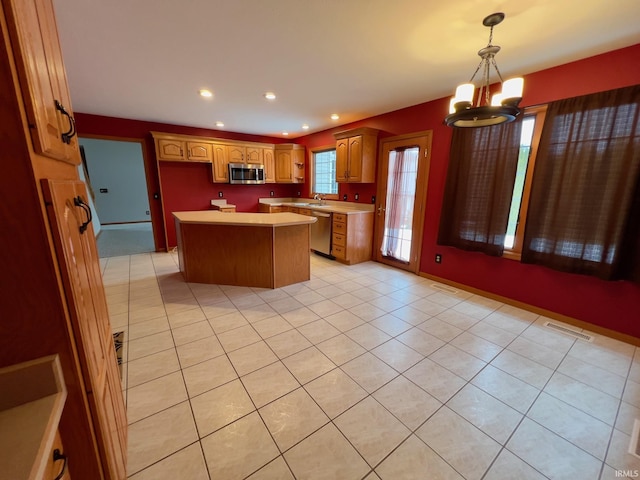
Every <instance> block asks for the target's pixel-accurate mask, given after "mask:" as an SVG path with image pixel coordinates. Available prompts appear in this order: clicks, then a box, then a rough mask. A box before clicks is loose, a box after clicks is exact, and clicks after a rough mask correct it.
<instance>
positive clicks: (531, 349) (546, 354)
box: [507, 337, 565, 370]
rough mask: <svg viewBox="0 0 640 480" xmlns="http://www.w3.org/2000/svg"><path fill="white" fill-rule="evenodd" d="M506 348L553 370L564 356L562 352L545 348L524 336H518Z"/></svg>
mask: <svg viewBox="0 0 640 480" xmlns="http://www.w3.org/2000/svg"><path fill="white" fill-rule="evenodd" d="M507 349H508V350H510V351H512V352H514V353H517V354H518V355H521V356H523V357H526V358H528V359H529V360H533V361H534V362H537V363H539V364H541V365H544V366H545V367H547V368H551V369H553V370H555V369H556V368H558V365H560V362H562V360H563V359H564V357H565V354H564V353H561V352H557V351H555V350H552V349H551V348H547V347H545V346H544V345H540V344H539V343H535V342H532V341H531V340H527V339H526V338H522V337H518V338H516V339H515V340H514V341H513V342H511V343H510V344H509V346H508V347H507Z"/></svg>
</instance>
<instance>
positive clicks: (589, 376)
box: [558, 355, 625, 398]
mask: <svg viewBox="0 0 640 480" xmlns="http://www.w3.org/2000/svg"><path fill="white" fill-rule="evenodd" d="M558 372H560V373H564V374H565V375H567V376H569V377H571V378H573V379H575V380H579V381H581V382H582V383H586V384H587V385H589V386H591V387H593V388H595V389H596V390H600V391H601V392H604V393H608V394H609V395H612V396H614V397H616V398H622V392H623V390H624V384H625V378H624V377H621V376H619V375H616V374H615V373H612V372H610V371H608V370H605V369H604V368H600V367H596V366H595V365H591V364H589V363H586V362H583V361H582V360H579V359H577V358H575V357H572V356H571V355H567V357H566V358H565V359H564V360H563V361H562V363H561V364H560V366H559V367H558Z"/></svg>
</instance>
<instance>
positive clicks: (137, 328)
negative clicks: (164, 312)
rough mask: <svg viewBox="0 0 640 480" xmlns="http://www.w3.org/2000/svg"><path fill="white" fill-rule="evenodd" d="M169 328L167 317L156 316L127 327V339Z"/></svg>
mask: <svg viewBox="0 0 640 480" xmlns="http://www.w3.org/2000/svg"><path fill="white" fill-rule="evenodd" d="M168 330H169V322H168V321H167V317H158V318H154V319H151V320H146V321H144V322H138V323H134V324H132V325H131V326H130V327H129V330H128V331H129V340H135V339H137V338H142V337H146V336H148V335H153V334H155V333H160V332H166V331H168Z"/></svg>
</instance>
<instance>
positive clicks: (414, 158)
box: [381, 147, 420, 263]
mask: <svg viewBox="0 0 640 480" xmlns="http://www.w3.org/2000/svg"><path fill="white" fill-rule="evenodd" d="M419 152H420V149H419V147H409V148H403V149H397V150H392V151H391V152H389V173H388V177H387V198H386V203H385V205H386V211H385V216H384V233H383V238H382V247H381V251H382V255H384V256H385V257H391V258H394V259H396V260H400V261H402V262H405V263H409V260H410V258H411V238H412V233H413V232H412V226H413V208H414V204H415V196H416V180H417V178H418V154H419Z"/></svg>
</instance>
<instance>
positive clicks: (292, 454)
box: [284, 423, 369, 480]
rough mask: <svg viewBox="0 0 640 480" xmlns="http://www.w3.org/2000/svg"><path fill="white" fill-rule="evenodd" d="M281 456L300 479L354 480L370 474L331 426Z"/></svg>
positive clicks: (355, 453)
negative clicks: (352, 479)
mask: <svg viewBox="0 0 640 480" xmlns="http://www.w3.org/2000/svg"><path fill="white" fill-rule="evenodd" d="M284 457H285V460H286V461H287V463H288V464H289V467H290V468H291V471H292V472H293V473H294V475H295V477H296V478H298V479H300V480H303V479H307V480H311V479H313V480H335V479H338V478H340V479H351V478H354V479H355V478H362V477H364V476H365V475H366V474H367V472H369V466H368V465H367V463H366V462H365V461H364V460H363V459H362V457H360V455H358V453H357V452H356V451H355V450H354V448H353V447H352V446H351V445H350V444H349V442H348V441H347V440H346V439H345V438H344V437H343V436H342V434H341V433H340V431H339V430H338V429H337V428H336V427H335V426H334V425H333V424H332V423H329V424H328V425H325V426H324V427H322V428H321V429H320V430H319V431H317V432H315V433H314V434H313V435H311V436H310V437H307V438H306V439H304V440H303V441H302V442H300V443H299V444H297V445H296V446H295V447H293V448H292V449H291V450H289V451H287V452H285V454H284Z"/></svg>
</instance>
